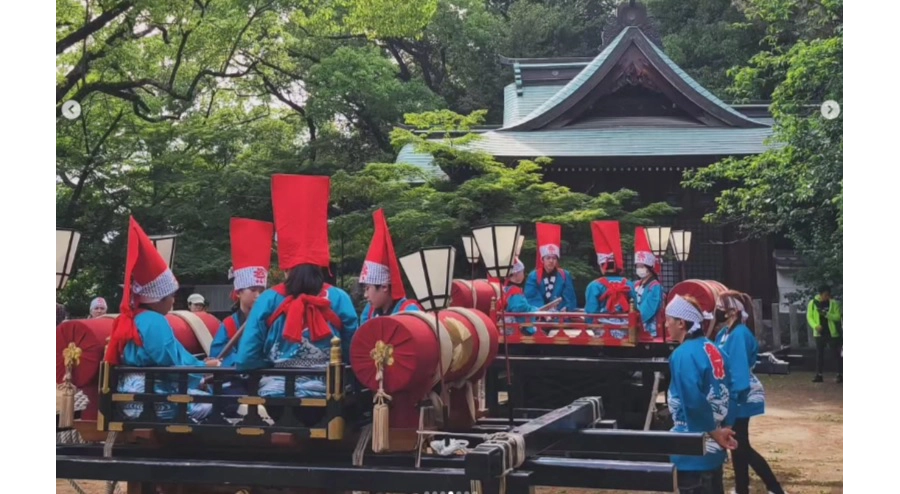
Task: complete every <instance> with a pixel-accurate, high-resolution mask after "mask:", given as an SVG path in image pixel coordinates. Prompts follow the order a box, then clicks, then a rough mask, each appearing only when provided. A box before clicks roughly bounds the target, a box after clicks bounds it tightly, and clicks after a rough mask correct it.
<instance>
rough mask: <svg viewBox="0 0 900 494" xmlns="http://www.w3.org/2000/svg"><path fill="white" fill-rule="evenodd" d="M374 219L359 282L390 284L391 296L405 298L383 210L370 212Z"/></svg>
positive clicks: (398, 266)
mask: <svg viewBox="0 0 900 494" xmlns="http://www.w3.org/2000/svg"><path fill="white" fill-rule="evenodd" d="M372 219H373V220H374V221H375V234H374V235H372V242H371V243H370V244H369V252H368V253H367V254H366V260H365V262H364V263H363V268H362V273H360V275H359V282H360V283H362V284H365V285H388V284H389V285H391V298H393V299H394V300H400V299H401V298H406V290H405V289H404V288H403V279H402V278H401V277H400V265H399V264H398V262H397V254H396V253H395V252H394V242H393V241H392V240H391V231H390V229H389V228H388V224H387V220H386V219H385V217H384V210H382V209H379V210H378V211H375V212H374V213H373V214H372Z"/></svg>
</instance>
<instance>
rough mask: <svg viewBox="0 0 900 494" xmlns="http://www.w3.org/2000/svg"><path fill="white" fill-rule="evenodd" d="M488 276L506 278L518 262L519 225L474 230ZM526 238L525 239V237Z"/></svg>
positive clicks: (501, 225) (497, 225)
mask: <svg viewBox="0 0 900 494" xmlns="http://www.w3.org/2000/svg"><path fill="white" fill-rule="evenodd" d="M472 236H473V237H475V242H476V243H477V244H478V250H479V251H480V252H481V259H482V260H483V261H484V267H485V268H486V269H487V272H488V275H489V276H493V277H494V278H506V277H507V276H509V271H510V270H511V269H512V266H513V264H514V263H515V261H516V246H517V244H518V243H519V225H514V224H495V225H487V226H483V227H480V228H476V229H474V230H472ZM523 238H524V237H523Z"/></svg>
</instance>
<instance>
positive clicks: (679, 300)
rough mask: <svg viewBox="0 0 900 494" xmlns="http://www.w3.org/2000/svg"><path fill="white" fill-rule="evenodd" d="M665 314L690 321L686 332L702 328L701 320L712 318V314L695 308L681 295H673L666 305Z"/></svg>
mask: <svg viewBox="0 0 900 494" xmlns="http://www.w3.org/2000/svg"><path fill="white" fill-rule="evenodd" d="M666 316H668V317H673V318H675V319H681V320H683V321H688V322H690V323H691V327H690V329H688V333H693V332H695V331H700V330H701V329H702V328H703V321H704V320H709V319H712V318H713V316H712V314H710V313H708V312H701V311H699V310H697V308H696V307H694V305H693V304H691V303H690V302H688V301H687V300H685V298H684V297H682V296H681V295H675V297H674V298H672V301H671V302H669V305H667V306H666Z"/></svg>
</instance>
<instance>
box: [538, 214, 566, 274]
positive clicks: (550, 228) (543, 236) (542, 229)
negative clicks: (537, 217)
mask: <svg viewBox="0 0 900 494" xmlns="http://www.w3.org/2000/svg"><path fill="white" fill-rule="evenodd" d="M561 247H562V227H561V226H559V225H554V224H552V223H538V224H537V265H536V269H537V275H538V276H537V278H538V281H540V279H541V278H542V277H543V276H544V275H543V273H544V267H543V266H544V263H543V258H544V257H545V256H556V258H557V259H559V257H560V256H559V253H560V250H561Z"/></svg>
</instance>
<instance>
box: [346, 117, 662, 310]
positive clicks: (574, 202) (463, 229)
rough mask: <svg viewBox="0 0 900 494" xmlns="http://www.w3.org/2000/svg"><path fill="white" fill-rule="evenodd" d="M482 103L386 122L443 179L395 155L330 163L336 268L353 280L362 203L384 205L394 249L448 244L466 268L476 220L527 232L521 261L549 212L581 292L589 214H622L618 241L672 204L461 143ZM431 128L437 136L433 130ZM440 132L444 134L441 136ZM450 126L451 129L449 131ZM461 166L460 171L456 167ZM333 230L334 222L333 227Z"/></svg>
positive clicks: (587, 270)
mask: <svg viewBox="0 0 900 494" xmlns="http://www.w3.org/2000/svg"><path fill="white" fill-rule="evenodd" d="M485 113H486V112H484V111H480V112H475V113H473V114H470V115H466V116H462V115H459V114H456V113H453V112H450V111H447V110H444V111H439V112H426V113H422V114H412V115H407V116H406V124H407V125H408V126H410V127H412V128H413V129H414V130H410V129H401V128H398V129H395V130H394V132H393V134H392V138H393V143H394V145H395V146H398V147H399V146H403V145H405V144H413V145H415V146H416V147H417V149H418V150H420V151H423V152H430V153H432V154H433V155H434V156H435V158H436V160H437V162H438V164H439V166H440V167H441V169H442V170H443V171H444V172H445V173H447V174H448V175H449V176H450V177H451V180H449V181H445V180H440V179H431V180H429V181H428V182H426V183H425V184H424V185H413V184H411V183H410V182H411V181H410V180H409V179H411V178H419V179H422V178H427V177H424V176H423V175H422V172H421V170H420V169H417V168H415V167H412V166H405V165H395V164H371V165H369V166H367V167H366V168H365V169H363V170H361V171H359V172H356V173H346V172H338V173H336V174H335V175H334V177H333V186H332V199H333V200H334V201H335V203H336V207H337V208H338V209H339V210H340V211H341V212H342V213H343V214H342V215H341V216H339V217H338V218H336V220H335V227H334V229H333V230H332V236H331V238H332V242H333V245H332V253H335V252H340V249H341V245H340V243H341V242H343V244H344V245H343V249H344V258H343V259H342V261H343V264H342V273H344V274H348V275H350V279H347V280H344V284H345V286H350V285H352V282H353V276H355V275H356V274H357V273H358V270H359V268H360V267H361V266H362V262H363V259H364V258H365V254H366V250H367V249H368V245H369V241H370V239H371V235H372V220H371V213H372V212H373V211H374V210H375V209H377V208H379V207H380V208H384V210H385V213H386V215H387V217H388V222H389V224H390V226H391V233H392V235H393V239H394V242H395V248H396V250H397V252H398V254H399V255H403V254H406V253H408V252H412V251H414V250H416V249H419V248H422V247H427V246H431V245H454V246H457V248H458V250H457V262H456V271H457V272H456V275H457V276H458V277H464V278H468V277H470V276H471V275H470V272H469V268H468V264H467V263H466V260H465V253H464V251H463V249H462V248H461V246H460V245H459V244H460V242H461V241H460V236H461V235H464V234H466V233H468V232H470V231H471V229H472V228H474V227H477V226H479V225H485V224H490V223H501V222H502V223H507V222H510V223H517V224H519V225H521V227H522V230H523V234H525V235H526V238H527V241H526V243H525V247H524V248H523V251H522V260H523V262H524V263H525V264H526V266H529V267H533V266H534V261H533V260H534V259H535V243H534V240H535V239H534V234H535V231H534V223H535V222H539V221H549V222H554V223H558V224H561V225H562V226H563V229H564V231H563V242H564V245H563V265H564V267H565V268H566V269H568V270H570V271H571V272H572V274H573V276H574V277H575V279H576V290H577V291H578V292H579V293H581V295H579V298H582V297H583V293H584V290H585V289H586V287H587V283H589V282H590V281H591V280H593V279H594V278H596V277H597V276H598V273H597V269H596V255H595V252H594V249H593V243H592V240H591V233H590V226H589V223H590V221H592V220H596V219H617V220H619V221H621V222H622V232H623V237H625V242H624V243H625V248H626V249H627V248H629V247H630V246H631V245H632V241H633V239H632V237H631V236H630V235H628V233H627V232H629V231H633V229H634V227H635V226H637V225H647V224H651V223H653V222H654V221H658V220H659V219H660V218H662V217H665V216H669V215H673V214H675V213H676V212H677V210H676V209H675V208H672V207H671V206H669V205H668V204H665V203H655V204H650V205H647V206H640V204H639V201H638V197H637V195H636V194H635V193H634V192H632V191H629V190H621V191H618V192H614V193H602V194H599V195H597V196H589V195H586V194H580V193H576V192H573V191H571V190H570V189H569V188H567V187H563V186H560V185H558V184H556V183H553V182H548V181H545V180H544V176H543V169H544V167H546V166H547V165H548V164H549V163H550V160H549V159H547V158H541V159H537V160H534V161H531V160H522V161H520V162H519V163H518V164H517V165H516V166H515V167H508V166H506V165H504V164H503V163H500V162H498V161H496V160H495V159H494V158H493V157H492V156H490V155H489V154H486V153H481V152H473V151H471V150H469V149H467V147H466V144H469V143H472V142H473V141H474V140H476V139H477V138H478V136H477V135H476V134H469V133H466V131H467V130H468V129H471V128H472V127H473V126H476V125H479V124H480V123H481V122H482V120H483V118H484V115H485ZM436 136H437V138H435V137H436ZM441 136H443V137H441ZM457 136H458V137H457ZM462 170H465V173H459V172H460V171H462ZM334 232H338V233H337V235H335V233H334Z"/></svg>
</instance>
